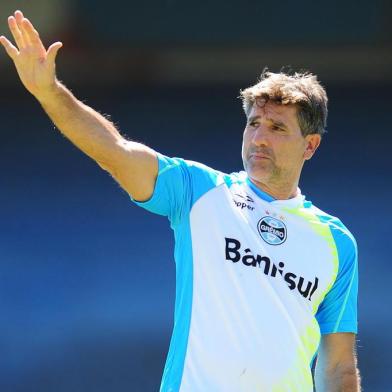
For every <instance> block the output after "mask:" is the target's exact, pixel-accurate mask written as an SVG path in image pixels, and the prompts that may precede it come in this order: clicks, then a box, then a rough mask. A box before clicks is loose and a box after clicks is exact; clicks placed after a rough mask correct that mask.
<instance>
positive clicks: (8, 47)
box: [0, 35, 19, 60]
mask: <svg viewBox="0 0 392 392" xmlns="http://www.w3.org/2000/svg"><path fill="white" fill-rule="evenodd" d="M0 43H1V44H2V45H3V46H4V49H5V51H6V52H7V54H8V56H10V57H11V58H12V60H15V58H16V56H17V55H18V54H19V51H18V49H16V48H15V46H14V45H12V43H11V42H10V41H8V39H7V38H5V37H4V36H3V35H2V36H1V37H0Z"/></svg>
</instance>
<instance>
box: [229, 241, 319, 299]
mask: <svg viewBox="0 0 392 392" xmlns="http://www.w3.org/2000/svg"><path fill="white" fill-rule="evenodd" d="M225 259H226V261H231V262H232V263H238V262H241V263H242V264H243V265H244V266H246V267H253V268H255V269H257V270H261V271H262V272H263V273H264V275H266V276H268V277H270V278H280V277H282V278H283V280H284V281H285V282H286V284H287V285H288V287H289V289H290V290H297V291H298V292H299V294H301V295H302V296H303V297H304V298H306V299H308V300H309V301H311V300H312V296H313V294H314V293H315V292H316V290H317V288H318V286H319V279H318V277H317V276H315V277H314V279H312V280H307V279H306V278H304V277H303V276H300V275H299V274H298V273H294V272H291V271H286V269H285V263H284V262H283V261H280V262H279V263H278V264H275V263H274V262H273V261H272V260H271V258H270V257H268V256H265V255H261V254H254V253H253V252H252V251H251V250H250V249H249V248H245V249H243V248H242V244H241V242H240V241H239V240H237V239H236V238H228V237H225Z"/></svg>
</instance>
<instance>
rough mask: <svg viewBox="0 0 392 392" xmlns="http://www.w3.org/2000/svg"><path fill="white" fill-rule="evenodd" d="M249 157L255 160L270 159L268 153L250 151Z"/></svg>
mask: <svg viewBox="0 0 392 392" xmlns="http://www.w3.org/2000/svg"><path fill="white" fill-rule="evenodd" d="M249 158H251V159H254V160H255V161H260V160H264V159H271V158H270V157H269V156H268V155H266V154H262V153H260V152H252V153H251V154H249Z"/></svg>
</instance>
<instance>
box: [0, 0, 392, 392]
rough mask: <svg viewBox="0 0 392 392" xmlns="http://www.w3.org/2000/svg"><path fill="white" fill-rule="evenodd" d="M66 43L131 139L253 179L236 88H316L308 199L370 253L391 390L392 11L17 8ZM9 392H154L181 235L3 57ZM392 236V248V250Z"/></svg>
mask: <svg viewBox="0 0 392 392" xmlns="http://www.w3.org/2000/svg"><path fill="white" fill-rule="evenodd" d="M17 8H20V9H22V10H23V11H25V13H26V15H27V16H29V17H30V18H31V20H32V21H33V22H35V24H36V27H37V28H38V29H39V30H40V31H41V32H42V36H43V38H44V40H45V42H47V43H50V42H52V41H53V40H61V41H62V42H63V43H64V48H63V49H62V50H61V52H60V54H59V59H58V74H59V77H60V79H62V80H64V81H65V83H66V84H67V85H68V86H69V87H70V88H71V89H72V90H73V91H74V93H75V94H76V95H77V96H78V97H79V98H80V99H82V100H83V101H84V102H86V103H87V104H89V105H91V106H92V107H94V108H96V109H97V110H99V111H100V112H101V113H108V114H110V115H111V118H112V120H113V121H114V122H115V123H116V124H117V126H118V127H119V128H120V130H121V132H122V133H123V134H124V135H126V136H127V137H129V138H132V139H133V140H136V141H141V142H143V143H146V144H147V145H149V146H151V147H153V148H154V149H156V150H158V151H160V152H162V153H164V154H167V155H170V156H181V157H184V158H188V159H192V160H196V161H201V162H203V163H205V164H208V165H210V166H212V167H214V168H217V169H220V170H222V171H226V172H231V171H237V170H240V169H241V168H242V162H241V156H240V146H241V140H242V130H243V127H244V124H245V118H244V115H243V113H242V109H241V104H240V101H239V100H238V98H237V97H238V95H239V90H240V89H242V88H245V87H247V86H248V85H250V84H253V83H254V82H255V81H256V79H257V77H258V75H259V74H260V72H261V71H262V69H263V68H264V67H265V66H269V67H270V69H271V70H273V71H278V70H279V69H280V68H281V67H282V66H284V65H290V66H292V68H294V69H301V68H305V69H309V70H311V71H312V72H315V73H317V74H318V75H319V77H320V79H321V81H322V82H323V84H324V85H325V86H326V89H327V93H328V95H329V99H330V106H329V110H330V115H329V122H328V134H327V135H326V136H325V138H324V140H323V143H322V145H321V148H320V150H319V151H318V153H317V154H316V156H315V157H314V158H313V159H312V161H311V162H309V163H308V164H307V165H306V167H305V169H304V173H303V177H302V180H301V184H300V186H301V189H302V192H303V193H304V194H306V195H307V197H308V199H310V200H312V201H313V202H314V203H315V204H316V205H317V206H318V207H320V208H321V209H323V210H326V211H327V212H330V213H331V214H333V215H337V216H339V217H340V218H341V219H342V221H343V222H344V223H345V224H346V225H347V226H348V227H349V228H350V230H351V231H352V232H353V234H354V235H355V236H356V238H357V241H358V243H359V250H360V298H359V334H358V355H359V367H360V370H361V373H362V378H363V386H364V390H365V391H372V392H379V391H380V392H381V391H383V392H385V391H387V390H389V388H390V387H389V385H390V381H389V379H390V377H389V374H388V371H389V369H391V367H392V358H391V355H390V352H391V351H392V338H391V337H390V334H389V333H388V332H389V328H391V327H392V315H391V312H390V311H389V310H388V309H390V302H391V294H390V275H391V273H392V267H391V265H390V262H391V260H390V259H391V254H392V249H391V248H392V246H391V241H390V240H389V239H388V235H389V233H390V228H389V225H388V219H390V218H391V216H392V208H391V204H392V203H391V201H390V200H391V191H392V186H391V174H390V173H391V169H392V165H391V154H390V145H391V142H392V134H391V104H392V99H391V87H392V71H391V70H392V51H391V49H392V26H391V23H390V21H391V20H392V5H391V2H389V1H387V0H385V1H383V0H376V1H373V2H365V1H339V2H337V1H336V2H334V1H330V2H328V3H327V4H326V3H315V2H311V1H298V2H290V1H280V2H278V3H270V2H266V1H255V0H244V1H242V2H239V1H238V2H236V1H220V0H219V1H218V0H216V1H212V2H190V1H181V2H180V1H177V0H166V1H150V2H146V3H140V2H133V1H128V2H125V1H119V0H114V1H112V2H110V4H108V3H107V2H103V1H92V0H85V1H65V0H36V1H34V2H30V1H22V0H21V1H16V0H2V2H1V4H0V20H1V22H0V33H1V34H4V33H6V34H7V35H8V36H9V34H8V32H7V26H6V18H7V16H8V15H9V14H10V13H11V12H12V11H13V10H14V9H17ZM0 75H1V77H0V88H1V91H2V94H1V96H0V116H1V123H0V124H1V125H0V132H1V143H0V165H1V175H0V179H1V188H0V309H1V311H0V391H1V392H22V391H23V392H25V391H26V392H27V391H40V392H49V391H58V392H62V391H74V392H82V391H83V392H84V391H95V392H100V391H115V392H121V391H142V392H143V391H146V392H148V391H157V390H158V389H159V384H160V378H161V374H162V371H163V366H164V361H165V357H166V353H167V349H168V345H169V339H170V333H171V328H172V324H173V310H174V293H175V281H174V276H175V266H174V261H173V238H172V233H171V231H170V228H169V225H168V222H167V221H166V219H165V218H163V217H159V216H155V215H152V214H150V213H148V212H146V211H143V210H141V209H139V208H138V207H136V206H135V205H133V204H132V203H131V201H130V199H129V197H128V195H127V194H126V193H125V192H124V191H122V190H121V189H120V188H119V186H118V185H117V184H116V183H115V182H114V180H113V179H111V178H110V176H108V175H107V174H106V173H105V172H103V171H102V170H101V169H99V167H98V166H97V165H96V164H95V163H94V162H93V161H91V160H90V159H89V158H87V157H86V156H84V155H83V154H82V153H80V152H79V151H78V150H77V149H76V148H75V147H73V146H72V145H71V144H70V143H69V142H68V141H67V140H66V139H65V138H64V137H62V136H61V135H60V134H59V132H58V131H57V130H55V129H54V127H53V125H52V124H51V123H50V121H49V120H48V119H47V117H46V115H45V114H44V113H43V111H42V110H41V108H40V106H39V104H38V103H37V102H36V101H34V99H33V98H32V97H30V96H29V95H28V93H27V92H25V91H24V89H23V87H22V86H21V85H20V83H19V81H18V78H17V75H16V74H15V70H14V68H13V65H12V64H11V62H10V61H9V59H8V58H7V57H6V55H5V54H4V53H0ZM384 236H385V238H384Z"/></svg>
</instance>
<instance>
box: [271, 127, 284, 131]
mask: <svg viewBox="0 0 392 392" xmlns="http://www.w3.org/2000/svg"><path fill="white" fill-rule="evenodd" d="M271 129H272V130H273V131H282V132H284V129H283V128H280V127H278V126H277V125H271Z"/></svg>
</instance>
